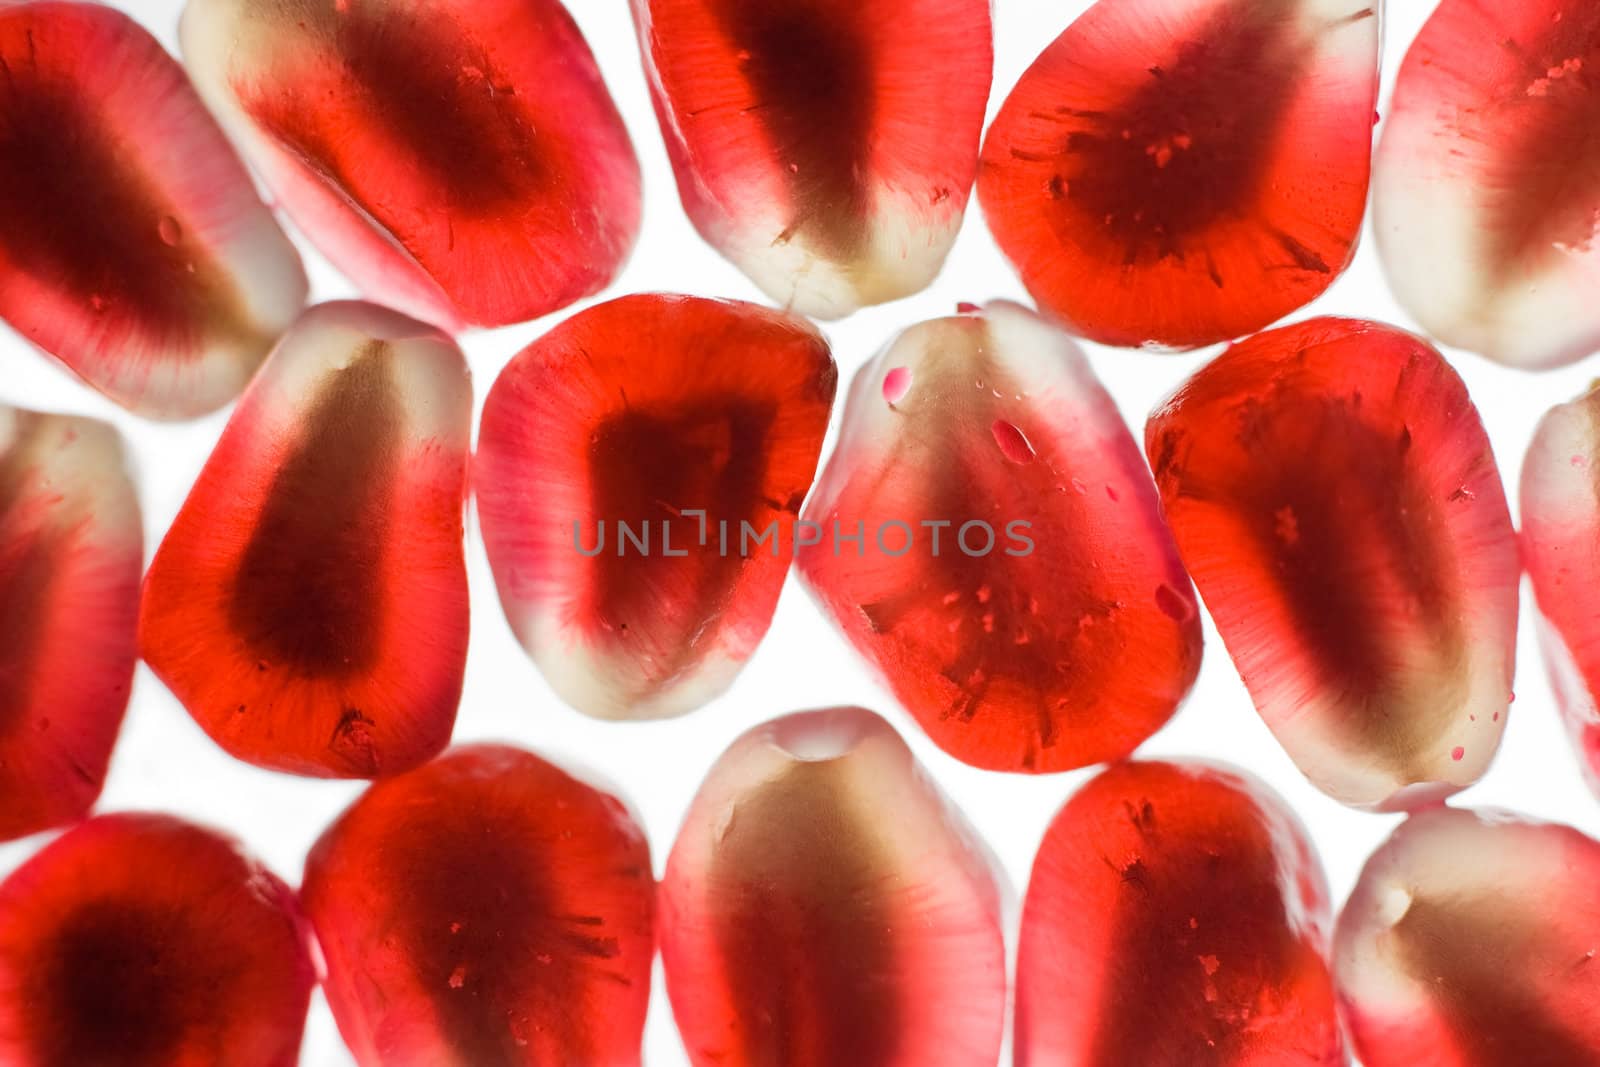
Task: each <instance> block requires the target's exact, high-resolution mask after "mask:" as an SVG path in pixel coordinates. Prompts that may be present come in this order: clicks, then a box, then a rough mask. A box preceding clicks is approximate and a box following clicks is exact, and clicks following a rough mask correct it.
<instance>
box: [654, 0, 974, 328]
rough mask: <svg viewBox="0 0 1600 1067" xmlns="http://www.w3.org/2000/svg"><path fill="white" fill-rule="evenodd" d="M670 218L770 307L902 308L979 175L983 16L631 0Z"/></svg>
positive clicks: (893, 1) (888, 3)
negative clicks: (673, 204) (681, 221)
mask: <svg viewBox="0 0 1600 1067" xmlns="http://www.w3.org/2000/svg"><path fill="white" fill-rule="evenodd" d="M633 13H634V21H635V23H636V24H637V26H638V28H639V37H640V45H641V49H642V51H643V54H644V63H645V72H646V74H647V75H648V77H649V79H650V87H651V90H652V93H653V94H654V98H655V104H656V113H657V116H658V117H659V119H660V122H661V132H662V135H663V136H664V137H665V138H666V142H667V150H668V153H669V155H670V156H671V158H672V164H673V169H674V170H675V171H676V173H677V178H678V190H679V193H680V194H681V196H682V198H683V203H684V207H685V209H686V210H687V211H688V213H689V217H690V219H691V220H692V221H693V222H694V224H695V226H696V228H698V229H699V231H700V233H701V234H702V235H703V236H704V237H705V238H706V240H707V241H709V242H710V243H711V244H712V245H714V246H715V247H716V248H717V249H718V251H720V252H722V253H723V254H724V255H726V256H727V257H728V258H729V259H731V260H732V261H733V262H734V263H735V264H737V265H738V266H739V268H740V269H741V270H743V271H744V272H745V273H746V274H748V275H749V276H750V277H751V278H752V279H753V280H754V281H755V282H756V284H758V285H759V286H761V288H762V289H763V290H765V291H766V293H767V294H768V295H769V296H771V297H772V298H773V299H774V300H777V301H779V302H780V303H782V304H784V305H785V306H787V307H791V308H794V309H795V310H797V311H802V312H805V313H806V314H811V315H817V316H819V317H824V318H836V317H839V316H842V315H847V314H849V313H850V312H852V311H854V310H856V309H857V308H858V307H861V306H862V305H864V304H876V303H881V302H883V301H886V300H892V299H895V298H897V297H901V296H906V295H909V294H911V293H914V292H916V291H918V290H920V289H922V288H923V287H924V286H926V285H927V284H928V283H929V282H930V281H932V280H933V277H934V275H936V274H937V273H938V271H939V268H940V266H941V265H942V264H943V262H944V258H945V255H946V253H948V252H949V250H950V245H951V243H952V242H953V241H954V240H955V236H956V232H957V231H958V230H959V229H960V228H961V220H962V216H963V214H964V212H965V209H966V204H967V197H968V195H969V194H970V193H971V191H972V181H973V177H974V174H975V172H976V170H977V158H978V139H979V135H980V133H981V132H982V129H983V115H984V106H985V104H986V102H987V100H988V97H989V82H990V77H991V73H992V67H993V60H994V55H993V52H994V50H993V42H992V38H993V32H992V29H991V26H990V15H989V3H988V0H789V2H786V3H782V4H767V3H756V4H751V3H747V2H742V0H633Z"/></svg>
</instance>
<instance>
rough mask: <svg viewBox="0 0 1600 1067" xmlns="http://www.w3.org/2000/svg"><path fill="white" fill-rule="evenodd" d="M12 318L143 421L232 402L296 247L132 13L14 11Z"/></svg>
mask: <svg viewBox="0 0 1600 1067" xmlns="http://www.w3.org/2000/svg"><path fill="white" fill-rule="evenodd" d="M0 72H3V77H0V317H4V318H5V320H6V321H7V322H9V323H10V324H11V325H12V326H14V327H15V328H16V329H17V330H18V332H20V333H21V334H22V335H23V336H25V337H27V338H28V340H30V341H32V342H33V343H34V344H36V345H38V346H39V347H40V348H42V349H44V350H45V351H46V352H49V353H50V354H51V355H53V356H55V357H56V358H57V359H59V360H60V361H61V362H62V363H64V364H66V366H67V367H68V368H69V369H71V370H72V372H73V373H75V374H77V375H78V376H79V377H81V378H82V379H83V380H84V381H85V382H87V383H88V384H89V385H92V386H93V387H94V388H96V389H98V390H100V391H101V392H102V393H105V394H106V395H107V396H109V397H110V398H111V399H112V400H115V401H116V402H117V403H119V404H121V405H123V406H124V407H126V408H128V409H130V410H132V411H135V412H138V413H139V414H141V415H150V416H155V417H159V418H186V417H190V416H194V415H199V414H201V413H202V412H206V411H210V410H211V409H212V408H216V407H219V406H221V405H222V404H224V403H226V402H227V401H229V400H231V399H233V397H234V396H236V395H238V393H239V390H240V389H242V388H243V387H244V384H245V382H246V381H248V380H249V378H250V374H251V372H253V371H254V370H255V369H256V366H257V365H258V364H259V363H260V362H261V360H262V358H263V357H264V356H266V354H267V350H268V349H269V348H270V347H271V346H272V342H273V341H274V340H275V339H276V338H277V336H278V334H279V333H281V332H282V331H283V330H284V329H285V328H286V327H287V326H288V325H289V323H290V322H291V321H293V319H294V317H295V315H296V314H297V313H298V312H299V310H300V306H301V304H302V303H304V301H305V296H306V279H305V275H304V273H303V272H302V271H301V268H300V260H299V257H298V256H297V255H296V254H295V251H294V247H293V246H292V245H290V243H289V241H288V239H287V238H286V237H284V235H283V232H282V231H281V230H279V229H278V226H277V223H275V222H274V221H273V219H272V215H271V213H270V212H269V211H268V210H267V209H266V207H265V206H264V205H263V204H262V203H261V201H260V199H259V198H258V197H257V196H256V192H255V187H254V186H253V185H252V184H251V181H250V176H249V175H248V174H246V173H245V169H244V166H243V165H242V164H241V163H240V162H239V159H238V157H237V156H236V155H234V153H233V149H232V148H231V147H229V145H228V142H227V140H226V139H225V138H224V137H223V135H222V131H221V130H219V129H218V128H217V125H216V123H215V122H214V121H213V120H212V119H211V117H210V116H209V115H208V114H206V111H205V109H204V108H203V107H202V106H201V104H200V100H199V98H198V97H197V96H196V95H195V91H194V89H193V87H192V86H190V84H189V80H188V78H186V77H185V76H184V73H183V70H182V68H180V67H179V66H178V64H177V63H176V62H175V61H174V60H173V59H172V57H171V56H169V55H167V53H166V52H164V51H163V50H162V48H161V45H160V44H159V43H157V41H156V40H155V38H153V37H151V36H150V34H149V33H147V32H145V30H143V29H141V28H140V27H139V26H138V24H136V23H135V22H133V20H131V19H130V18H128V17H127V16H126V15H124V14H122V13H121V12H118V11H114V10H112V9H111V8H108V7H102V6H101V5H99V4H93V3H58V2H44V0H40V2H11V3H7V4H5V5H3V6H0Z"/></svg>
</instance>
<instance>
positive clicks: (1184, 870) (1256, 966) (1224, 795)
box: [1016, 763, 1348, 1067]
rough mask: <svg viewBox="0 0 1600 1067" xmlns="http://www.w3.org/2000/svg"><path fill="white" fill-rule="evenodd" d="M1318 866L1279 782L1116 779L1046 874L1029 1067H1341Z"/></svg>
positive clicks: (1070, 807) (1042, 867) (1071, 806)
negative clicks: (1273, 785) (1275, 788)
mask: <svg viewBox="0 0 1600 1067" xmlns="http://www.w3.org/2000/svg"><path fill="white" fill-rule="evenodd" d="M1332 920H1333V916H1332V913H1331V911H1330V908H1329V905H1328V890H1327V885H1326V883H1325V882H1324V880H1323V876H1322V868H1321V865H1320V864H1319V863H1318V862H1317V857H1316V854H1315V852H1314V851H1313V850H1312V847H1311V843H1310V841H1309V840H1308V839H1307V837H1306V834H1305V831H1304V830H1303V829H1302V827H1301V826H1300V824H1299V822H1298V821H1297V820H1296V819H1295V817H1294V814H1293V813H1292V812H1291V811H1290V810H1289V808H1288V806H1287V805H1285V804H1284V803H1283V802H1282V801H1281V800H1279V798H1278V797H1277V796H1276V795H1275V794H1274V793H1273V792H1272V791H1271V790H1269V789H1268V788H1267V787H1266V786H1264V785H1262V784H1261V783H1260V782H1258V781H1256V780H1255V779H1253V778H1249V777H1246V776H1244V775H1242V774H1239V773H1237V772H1233V771H1229V770H1224V769H1222V768H1218V767H1213V766H1208V765H1206V764H1199V763H1186V764H1174V763H1129V764H1122V765H1119V766H1117V767H1113V768H1112V769H1111V770H1108V771H1106V772H1105V773H1103V774H1101V775H1100V776H1099V777H1097V778H1095V779H1094V780H1093V781H1091V782H1090V783H1089V784H1088V785H1086V786H1085V787H1084V788H1083V789H1082V790H1080V791H1079V792H1078V793H1077V794H1076V795H1075V796H1073V798H1072V800H1071V801H1069V802H1068V803H1067V806H1066V807H1064V808H1062V809H1061V813H1060V814H1059V815H1057V816H1056V819H1055V822H1053V823H1052V824H1051V826H1050V830H1049V832H1048V833H1047V834H1046V835H1045V839H1044V844H1043V845H1042V846H1041V847H1040V849H1039V857H1038V859H1037V860H1035V862H1034V868H1033V879H1032V881H1031V882H1030V883H1029V886H1028V896H1027V903H1026V906H1025V909H1024V912H1023V918H1022V944H1021V949H1020V955H1019V957H1018V964H1017V1035H1016V1043H1017V1056H1016V1063H1017V1067H1030V1065H1041V1067H1048V1065H1051V1064H1066V1063H1073V1064H1111V1063H1118V1064H1149V1065H1155V1064H1183V1065H1184V1067H1249V1065H1256V1064H1259V1065H1263V1067H1265V1065H1267V1064H1277V1065H1284V1064H1291V1063H1292V1064H1295V1065H1296V1067H1300V1065H1304V1067H1344V1064H1345V1063H1346V1062H1348V1061H1347V1059H1346V1057H1345V1054H1344V1049H1343V1043H1342V1041H1341V1038H1340V1036H1339V1021H1338V1017H1337V1013H1336V1011H1335V1002H1334V990H1333V980H1332V978H1331V977H1330V975H1329V972H1328V961H1327V950H1328V934H1329V928H1330V927H1331V925H1332Z"/></svg>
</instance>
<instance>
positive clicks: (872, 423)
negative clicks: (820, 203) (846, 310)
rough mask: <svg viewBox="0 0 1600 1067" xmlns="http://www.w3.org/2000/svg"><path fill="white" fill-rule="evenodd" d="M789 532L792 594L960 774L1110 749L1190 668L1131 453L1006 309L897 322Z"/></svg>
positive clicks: (1180, 691) (1186, 613) (1190, 655)
mask: <svg viewBox="0 0 1600 1067" xmlns="http://www.w3.org/2000/svg"><path fill="white" fill-rule="evenodd" d="M806 517H807V519H809V520H811V521H813V522H814V523H816V524H817V527H818V529H819V536H818V539H817V541H816V543H815V544H811V545H808V546H804V547H802V548H801V555H800V568H801V571H802V573H803V574H804V576H805V578H806V581H807V582H808V583H809V584H810V586H811V588H812V589H813V590H814V591H815V592H816V594H817V597H818V599H819V600H820V601H821V602H822V604H823V606H824V607H825V608H826V609H827V610H828V612H829V613H830V614H831V615H832V616H833V618H834V620H835V621H836V622H837V623H838V624H839V626H840V627H841V628H842V629H843V630H844V631H845V633H846V634H847V635H848V636H849V638H850V640H851V642H852V643H853V644H854V645H855V646H856V648H857V649H858V650H859V651H860V652H861V653H862V654H863V655H865V656H866V657H867V658H868V659H870V660H871V661H872V663H873V664H874V666H876V667H877V668H878V670H879V672H880V673H881V674H882V675H883V676H884V677H885V678H886V679H887V681H888V683H889V685H890V687H891V688H892V689H893V690H894V692H895V695H896V696H897V697H898V698H899V700H900V702H901V703H902V704H904V705H905V706H906V708H907V709H908V710H910V711H911V713H912V714H913V715H914V716H916V718H917V720H918V721H919V722H920V723H921V724H922V726H923V727H924V728H925V729H926V730H927V731H928V733H929V735H930V736H932V737H933V739H934V740H935V741H936V742H937V743H938V744H939V745H940V746H941V747H942V748H944V749H945V750H946V751H948V752H950V753H951V754H952V755H954V756H956V757H957V758H959V759H961V760H964V761H966V762H967V763H971V764H974V765H976V766H979V767H986V768H990V769H996V770H1007V771H1033V772H1047V771H1061V770H1067V769H1070V768H1073V767H1083V766H1087V765H1088V764H1091V763H1100V762H1103V761H1105V760H1108V759H1116V758H1118V757H1120V756H1125V755H1127V754H1128V753H1130V752H1132V751H1133V749H1134V748H1136V747H1137V746H1138V745H1139V744H1140V743H1141V742H1142V741H1144V739H1145V738H1146V737H1148V736H1149V735H1150V734H1152V733H1154V732H1155V731H1156V730H1157V729H1158V728H1160V727H1161V726H1162V725H1163V724H1164V723H1165V722H1166V721H1167V720H1168V719H1169V718H1170V717H1171V716H1172V713H1173V711H1174V710H1175V709H1176V708H1177V706H1178V703H1179V702H1180V701H1181V700H1182V699H1183V697H1184V695H1185V694H1186V693H1187V692H1188V690H1189V687H1190V685H1191V684H1192V683H1193V682H1194V679H1195V675H1196V673H1197V672H1198V670H1199V666H1200V621H1199V611H1198V610H1197V607H1196V604H1195V601H1194V592H1193V590H1192V588H1191V587H1190V585H1189V579H1188V578H1187V577H1186V576H1185V575H1184V572H1183V567H1182V565H1181V563H1180V562H1179V560H1178V554H1177V549H1176V548H1175V547H1174V546H1173V543H1172V537H1171V534H1170V533H1169V532H1168V531H1167V528H1166V525H1165V524H1164V523H1163V522H1162V519H1161V516H1160V513H1159V508H1158V505H1157V501H1156V494H1155V489H1154V487H1153V486H1152V485H1151V482H1150V473H1149V471H1148V470H1147V469H1146V467H1145V464H1144V459H1143V457H1142V456H1140V454H1139V448H1138V445H1137V444H1136V443H1135V442H1134V440H1133V438H1132V436H1131V435H1130V434H1129V433H1128V428H1127V426H1126V425H1125V424H1124V423H1123V421H1122V418H1121V416H1120V415H1118V414H1117V410H1116V407H1115V405H1114V404H1113V403H1112V401H1111V398H1110V396H1108V395H1107V394H1106V392H1105V390H1104V389H1103V388H1101V386H1100V383H1099V382H1098V381H1096V380H1095V377H1094V374H1093V372H1092V371H1091V370H1090V368H1089V365H1088V361H1087V360H1086V359H1085V358H1084V356H1083V354H1082V353H1081V352H1080V351H1079V350H1078V348H1077V346H1076V345H1074V344H1073V343H1072V341H1071V339H1070V338H1068V337H1067V336H1066V335H1065V334H1063V333H1060V332H1059V331H1057V330H1056V329H1054V328H1053V327H1051V326H1049V325H1048V324H1046V323H1045V322H1043V321H1042V320H1041V319H1039V318H1038V317H1037V316H1035V315H1033V314H1032V313H1030V312H1028V311H1025V310H1024V309H1022V308H1020V307H1017V306H1016V305H1013V304H1005V303H1000V304H994V305H991V306H990V307H989V308H987V309H983V310H975V311H969V312H967V313H966V314H962V315H959V316H957V317H955V318H949V319H941V320H938V321H935V322H929V323H924V324H922V325H920V326H915V327H913V328H912V329H910V330H908V331H907V332H906V333H905V334H903V335H902V336H901V337H900V338H899V339H898V340H896V341H895V342H894V343H893V344H892V345H890V346H889V347H888V348H887V349H886V350H885V351H884V352H883V353H881V354H880V355H879V356H877V358H875V359H874V360H872V361H871V362H870V363H868V364H867V365H866V366H865V367H864V368H863V369H862V370H861V372H860V373H859V374H858V375H857V377H856V379H855V383H854V384H853V386H852V387H851V390H850V397H849V399H848V402H847V403H846V406H845V413H844V426H843V429H842V431H841V434H840V439H839V446H838V449H837V450H836V451H835V453H834V455H833V458H832V459H831V460H830V461H829V463H828V467H827V470H826V471H825V472H824V474H823V476H822V479H821V481H820V483H819V485H818V487H817V491H816V494H815V495H814V497H813V498H812V501H811V503H810V505H809V506H808V508H807V511H806ZM851 538H853V540H851Z"/></svg>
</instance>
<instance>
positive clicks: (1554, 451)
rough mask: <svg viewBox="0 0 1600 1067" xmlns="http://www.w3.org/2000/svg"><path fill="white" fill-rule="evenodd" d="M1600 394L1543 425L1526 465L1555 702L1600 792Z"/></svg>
mask: <svg viewBox="0 0 1600 1067" xmlns="http://www.w3.org/2000/svg"><path fill="white" fill-rule="evenodd" d="M1597 479H1600V391H1597V390H1596V389H1594V388H1591V389H1590V391H1589V392H1588V393H1586V394H1584V395H1583V396H1582V397H1579V398H1578V399H1577V400H1575V401H1573V402H1572V403H1570V404H1562V405H1559V406H1557V407H1556V408H1555V409H1553V410H1552V411H1551V412H1550V413H1549V414H1547V415H1546V416H1545V417H1544V419H1543V421H1542V422H1540V424H1539V429H1538V431H1537V432H1536V433H1535V434H1534V438H1533V441H1532V443H1531V444H1530V445H1529V447H1528V454H1527V458H1526V459H1525V460H1524V461H1523V466H1522V508H1521V513H1522V556H1523V560H1524V562H1525V563H1526V564H1527V568H1528V575H1529V577H1530V578H1531V579H1532V580H1533V592H1534V596H1535V598H1536V600H1537V601H1538V605H1539V614H1540V620H1539V622H1540V624H1541V632H1540V637H1541V643H1542V644H1543V646H1544V653H1545V659H1546V661H1547V663H1548V666H1549V668H1550V674H1551V677H1552V681H1553V683H1554V688H1555V692H1556V700H1557V703H1558V704H1559V706H1560V708H1561V712H1562V715H1563V717H1564V718H1565V720H1566V724H1567V729H1568V731H1569V733H1570V734H1571V737H1572V743H1573V746H1574V747H1575V748H1576V749H1577V752H1578V757H1579V760H1580V762H1581V765H1582V768H1583V773H1584V776H1585V778H1586V779H1587V780H1588V782H1589V785H1590V787H1591V788H1592V789H1594V790H1595V792H1596V793H1597V794H1600V708H1597V706H1596V696H1597V694H1600V608H1597V605H1596V602H1595V598H1594V596H1593V590H1595V589H1596V588H1600V480H1597Z"/></svg>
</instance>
